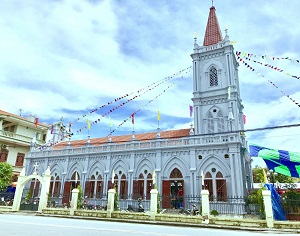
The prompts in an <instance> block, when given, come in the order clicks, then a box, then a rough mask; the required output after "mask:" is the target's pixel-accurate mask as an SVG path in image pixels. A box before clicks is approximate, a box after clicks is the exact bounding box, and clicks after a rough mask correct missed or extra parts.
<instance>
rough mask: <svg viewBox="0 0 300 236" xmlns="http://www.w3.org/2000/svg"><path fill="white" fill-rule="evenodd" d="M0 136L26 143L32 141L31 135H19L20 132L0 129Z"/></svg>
mask: <svg viewBox="0 0 300 236" xmlns="http://www.w3.org/2000/svg"><path fill="white" fill-rule="evenodd" d="M0 136H2V137H5V138H9V139H15V140H18V141H22V142H27V143H30V142H31V141H32V138H31V137H27V136H24V135H20V134H15V133H12V132H9V131H5V130H0Z"/></svg>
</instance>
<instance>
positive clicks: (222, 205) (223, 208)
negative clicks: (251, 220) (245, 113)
mask: <svg viewBox="0 0 300 236" xmlns="http://www.w3.org/2000/svg"><path fill="white" fill-rule="evenodd" d="M246 202H247V201H246V198H245V197H226V199H218V198H216V197H213V198H211V199H210V202H209V207H210V211H213V210H215V211H217V212H218V214H221V215H244V214H248V213H250V212H249V210H248V208H246V205H248V204H247V203H246Z"/></svg>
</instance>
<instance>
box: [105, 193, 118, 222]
mask: <svg viewBox="0 0 300 236" xmlns="http://www.w3.org/2000/svg"><path fill="white" fill-rule="evenodd" d="M115 194H116V191H115V189H113V188H112V189H109V190H108V200H107V215H106V217H107V218H111V213H112V212H113V210H114V199H115Z"/></svg>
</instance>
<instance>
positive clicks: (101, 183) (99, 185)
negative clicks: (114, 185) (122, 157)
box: [96, 175, 103, 198]
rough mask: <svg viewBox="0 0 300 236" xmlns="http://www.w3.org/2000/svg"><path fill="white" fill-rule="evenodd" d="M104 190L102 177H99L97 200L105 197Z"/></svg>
mask: <svg viewBox="0 0 300 236" xmlns="http://www.w3.org/2000/svg"><path fill="white" fill-rule="evenodd" d="M102 188H103V182H102V176H101V175H98V178H97V182H96V198H102V197H103V193H102Z"/></svg>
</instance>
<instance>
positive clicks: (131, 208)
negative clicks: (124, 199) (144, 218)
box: [127, 198, 145, 212]
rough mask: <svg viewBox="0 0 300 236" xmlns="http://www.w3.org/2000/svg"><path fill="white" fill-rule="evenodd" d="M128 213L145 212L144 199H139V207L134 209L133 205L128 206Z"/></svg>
mask: <svg viewBox="0 0 300 236" xmlns="http://www.w3.org/2000/svg"><path fill="white" fill-rule="evenodd" d="M127 211H130V212H145V209H144V206H143V203H142V199H141V198H139V199H138V204H137V207H133V206H132V205H128V208H127Z"/></svg>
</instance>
